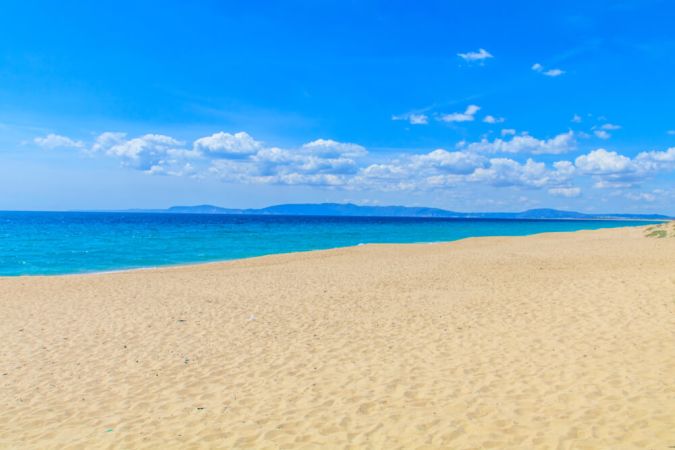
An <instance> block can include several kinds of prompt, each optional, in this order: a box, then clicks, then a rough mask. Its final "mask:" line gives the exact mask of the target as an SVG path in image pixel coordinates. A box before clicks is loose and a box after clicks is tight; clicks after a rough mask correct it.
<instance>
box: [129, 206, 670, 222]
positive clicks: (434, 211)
mask: <svg viewBox="0 0 675 450" xmlns="http://www.w3.org/2000/svg"><path fill="white" fill-rule="evenodd" d="M129 212H146V213H147V212H152V213H173V214H246V215H275V216H348V217H444V218H457V219H587V220H588V219H615V220H616V219H632V220H668V219H670V218H669V217H668V216H664V215H661V214H584V213H580V212H576V211H560V210H557V209H529V210H527V211H523V212H484V213H471V212H469V213H462V212H456V211H447V210H445V209H439V208H424V207H409V206H362V205H355V204H353V203H294V204H283V205H274V206H268V207H266V208H259V209H232V208H221V207H219V206H213V205H196V206H172V207H171V208H168V209H145V210H144V209H135V210H130V211H129Z"/></svg>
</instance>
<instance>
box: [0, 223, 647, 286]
mask: <svg viewBox="0 0 675 450" xmlns="http://www.w3.org/2000/svg"><path fill="white" fill-rule="evenodd" d="M647 223H649V222H632V221H589V220H584V221H576V220H487V219H419V218H380V217H378V218H374V217H367V218H366V217H362V218H359V217H298V216H285V217H282V216H228V215H202V214H131V213H75V212H72V213H60V212H46V213H45V212H0V276H6V275H53V274H70V273H83V272H99V271H110V270H120V269H131V268H141V267H154V266H163V265H173V264H185V263H197V262H209V261H219V260H227V259H236V258H245V257H251V256H260V255H267V254H272V253H286V252H296V251H305V250H316V249H327V248H334V247H344V246H350V245H358V244H365V243H385V242H386V243H412V242H441V241H453V240H457V239H462V238H466V237H473V236H499V235H504V236H506V235H509V236H521V235H528V234H535V233H543V232H549V231H576V230H582V229H596V228H611V227H623V226H633V225H641V224H647Z"/></svg>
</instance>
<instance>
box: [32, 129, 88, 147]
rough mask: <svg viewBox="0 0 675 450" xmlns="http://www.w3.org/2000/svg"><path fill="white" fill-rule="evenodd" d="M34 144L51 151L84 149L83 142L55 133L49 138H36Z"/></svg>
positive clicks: (49, 135)
mask: <svg viewBox="0 0 675 450" xmlns="http://www.w3.org/2000/svg"><path fill="white" fill-rule="evenodd" d="M33 142H35V143H36V144H37V145H39V146H40V147H43V148H47V149H50V150H51V149H54V148H84V143H83V142H82V141H75V140H73V139H70V138H69V137H66V136H61V135H60V134H53V133H50V134H48V135H47V136H42V137H36V138H35V139H33Z"/></svg>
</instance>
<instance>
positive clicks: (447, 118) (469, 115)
mask: <svg viewBox="0 0 675 450" xmlns="http://www.w3.org/2000/svg"><path fill="white" fill-rule="evenodd" d="M478 110H480V106H477V105H469V106H467V107H466V109H465V110H464V112H463V113H451V114H441V115H440V116H439V120H442V121H443V122H471V121H473V120H474V119H475V116H476V113H477V112H478Z"/></svg>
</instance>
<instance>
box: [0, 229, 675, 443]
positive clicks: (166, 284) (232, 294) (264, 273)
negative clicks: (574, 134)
mask: <svg viewBox="0 0 675 450" xmlns="http://www.w3.org/2000/svg"><path fill="white" fill-rule="evenodd" d="M647 228H649V227H629V228H614V229H603V230H595V231H578V232H573V233H546V234H539V235H534V236H525V237H481V238H470V239H464V240H461V241H456V242H452V243H445V244H406V245H393V244H382V245H363V246H357V247H349V248H342V249H335V250H326V251H314V252H305V253H292V254H282V255H273V256H265V257H259V258H251V259H243V260H237V261H231V262H222V263H213V264H202V265H193V266H180V267H171V268H158V269H149V270H137V271H128V272H118V273H102V274H90V275H69V276H54V277H5V278H0V311H1V312H2V321H0V336H1V338H2V342H3V344H4V345H2V347H1V348H0V372H1V373H0V386H1V389H0V404H1V405H2V406H3V407H2V409H1V410H0V430H1V431H0V448H87V449H89V448H135V449H137V448H374V449H379V448H388V449H393V448H452V449H474V448H495V449H507V448H512V449H524V448H537V449H549V448H550V449H605V448H611V449H630V448H649V449H667V448H672V446H675V238H672V237H669V236H668V234H667V233H666V235H665V237H661V235H659V234H658V233H657V235H655V236H652V237H645V235H646V234H649V233H651V232H648V231H647Z"/></svg>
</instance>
